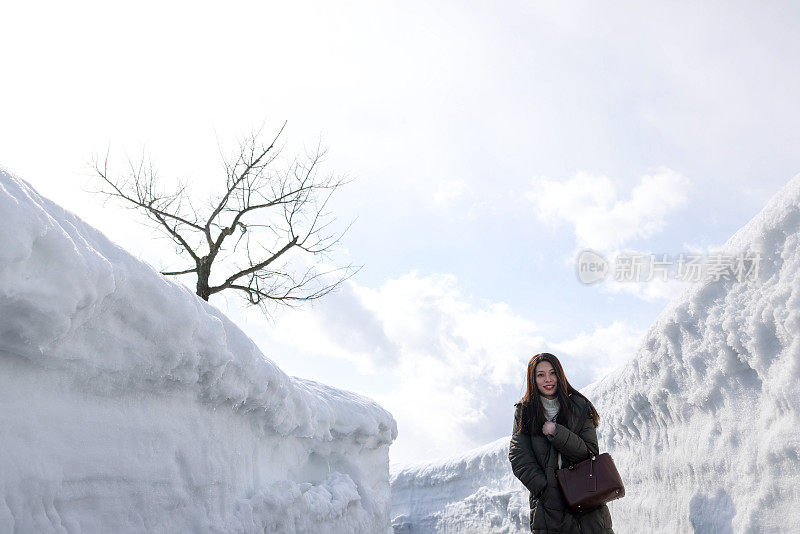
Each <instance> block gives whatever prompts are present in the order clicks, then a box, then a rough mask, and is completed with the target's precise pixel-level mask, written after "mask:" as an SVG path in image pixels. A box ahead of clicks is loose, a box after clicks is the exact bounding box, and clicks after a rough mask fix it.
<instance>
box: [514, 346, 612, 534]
mask: <svg viewBox="0 0 800 534" xmlns="http://www.w3.org/2000/svg"><path fill="white" fill-rule="evenodd" d="M515 406H516V412H515V413H514V431H513V433H512V434H511V446H510V448H509V452H508V459H509V460H510V461H511V468H512V470H513V471H514V476H516V477H517V478H518V479H520V481H521V482H522V483H523V484H524V485H525V487H526V488H528V490H529V491H530V492H531V494H530V499H529V502H530V506H531V532H536V533H539V534H545V533H550V532H567V533H572V532H574V533H581V534H587V533H602V534H613V532H614V531H613V530H612V529H611V514H610V513H609V512H608V506H606V505H605V504H604V505H602V506H600V507H598V508H595V509H593V510H587V511H585V512H577V513H576V512H572V511H571V510H570V509H569V506H568V505H567V501H566V500H565V499H564V496H563V495H562V493H561V488H559V487H558V481H557V480H556V474H555V472H556V470H557V469H559V468H560V467H562V466H563V467H568V466H569V465H570V463H573V464H576V463H578V462H581V461H583V460H586V459H587V458H589V457H590V456H591V455H593V454H597V453H598V447H597V431H596V430H595V428H596V427H597V425H598V424H599V422H600V417H599V416H598V415H597V410H595V408H594V406H593V405H592V403H591V402H589V399H587V398H586V397H584V396H583V395H581V394H580V393H578V391H577V390H576V389H574V388H573V387H572V386H571V385H570V384H569V382H568V381H567V377H566V376H565V375H564V369H563V368H562V367H561V362H559V361H558V358H556V357H555V356H553V355H552V354H550V353H549V352H543V353H541V354H537V355H536V356H534V357H533V358H531V360H530V362H528V376H527V390H526V391H525V396H524V397H522V400H520V402H518V403H517V404H516V405H515Z"/></svg>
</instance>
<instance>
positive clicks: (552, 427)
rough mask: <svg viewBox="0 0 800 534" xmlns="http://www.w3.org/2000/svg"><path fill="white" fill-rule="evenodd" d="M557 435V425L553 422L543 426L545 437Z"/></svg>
mask: <svg viewBox="0 0 800 534" xmlns="http://www.w3.org/2000/svg"><path fill="white" fill-rule="evenodd" d="M555 433H556V424H555V423H554V422H552V421H546V422H545V424H544V425H543V426H542V434H544V435H545V436H546V435H548V434H550V435H554V434H555Z"/></svg>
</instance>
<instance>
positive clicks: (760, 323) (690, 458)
mask: <svg viewBox="0 0 800 534" xmlns="http://www.w3.org/2000/svg"><path fill="white" fill-rule="evenodd" d="M720 253H721V254H723V255H724V256H738V257H746V256H749V257H755V255H756V254H760V255H761V261H760V262H759V263H758V269H757V276H748V277H740V278H739V279H738V280H737V279H736V277H732V276H729V277H728V278H727V279H726V278H724V277H722V278H720V280H718V281H714V280H711V281H708V282H701V283H697V284H696V285H693V286H690V287H688V288H687V289H686V290H685V291H684V293H683V294H682V295H680V296H679V297H677V298H676V299H675V300H674V301H672V302H671V303H670V304H669V305H668V306H667V307H666V309H665V310H664V311H663V312H662V314H661V315H660V316H659V317H658V319H657V320H656V321H655V323H654V324H653V325H652V326H651V328H650V329H649V331H648V333H647V334H646V336H645V338H644V340H643V342H642V344H641V346H640V348H639V350H638V351H637V353H636V355H635V356H634V357H633V358H632V361H631V362H630V363H629V364H628V365H627V366H626V367H624V368H623V369H621V370H620V371H617V372H615V373H613V374H611V375H609V376H606V377H604V378H603V379H601V380H600V381H598V382H596V383H594V384H591V385H590V386H587V387H586V388H584V389H583V390H582V392H583V393H584V394H585V395H586V396H587V397H588V398H589V399H590V400H592V401H593V402H594V404H595V406H596V407H597V409H598V411H599V413H600V416H601V421H600V427H599V428H598V436H599V438H600V450H601V452H609V453H611V455H612V457H613V458H614V461H615V463H616V465H617V467H618V469H619V471H620V474H621V476H622V478H623V481H624V483H625V487H626V496H625V497H624V498H623V499H621V500H618V501H613V502H612V503H610V504H609V508H610V510H611V515H612V518H613V521H614V530H615V532H617V533H622V534H625V533H639V532H665V533H674V532H703V533H717V532H722V533H724V532H800V510H799V509H798V507H797V504H798V503H800V416H799V414H800V387H798V386H799V385H800V272H798V268H799V267H800V176H798V177H795V178H794V179H793V180H792V181H790V182H789V183H788V184H787V185H786V186H785V187H784V188H783V189H782V190H781V191H780V192H779V193H778V194H777V195H775V196H774V197H773V198H772V199H771V200H770V201H769V203H768V204H767V206H766V207H765V208H764V209H763V210H762V211H761V213H759V214H758V215H757V216H756V217H755V218H754V219H753V220H751V221H750V222H749V223H748V224H747V225H745V226H744V227H743V228H742V229H740V230H739V231H738V232H737V233H736V234H734V235H733V236H732V237H731V238H730V239H729V240H728V242H727V243H726V244H725V245H724V246H723V248H722V250H721V251H720ZM751 265H752V264H751ZM566 371H567V373H568V372H569V370H568V369H567V370H566ZM521 373H524V370H521ZM512 419H513V406H509V427H510V426H511V425H512ZM509 430H510V429H509ZM509 439H510V438H509V437H507V438H502V439H500V440H498V441H496V442H494V443H491V444H489V445H486V446H485V447H482V448H480V449H476V450H474V451H472V452H469V453H466V454H463V455H461V456H457V457H454V458H451V459H448V460H446V461H444V462H438V463H431V464H426V465H414V466H407V467H405V468H400V469H397V470H395V471H393V473H392V517H393V525H394V529H395V532H409V533H411V532H414V533H426V532H445V531H446V532H465V533H466V532H504V533H511V532H525V531H529V530H528V529H529V527H528V503H527V496H528V492H527V490H526V489H524V487H523V486H522V485H521V484H520V483H519V481H517V480H516V479H515V478H514V477H513V475H511V469H510V464H509V463H508V458H507V454H508V444H509Z"/></svg>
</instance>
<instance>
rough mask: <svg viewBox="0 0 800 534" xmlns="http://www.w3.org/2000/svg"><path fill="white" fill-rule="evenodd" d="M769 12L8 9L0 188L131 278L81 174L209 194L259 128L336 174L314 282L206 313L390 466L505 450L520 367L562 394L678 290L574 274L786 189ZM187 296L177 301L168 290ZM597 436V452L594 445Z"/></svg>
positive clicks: (701, 6)
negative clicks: (500, 445)
mask: <svg viewBox="0 0 800 534" xmlns="http://www.w3.org/2000/svg"><path fill="white" fill-rule="evenodd" d="M798 15H800V8H799V7H798V4H796V3H795V4H793V3H791V2H759V3H756V2H747V3H745V2H669V3H655V2H613V3H610V2H609V3H606V2H580V3H572V2H470V1H459V2H444V1H441V2H413V1H408V0H406V1H403V2H382V1H371V2H336V3H334V2H314V3H309V2H257V3H256V2H253V3H247V2H226V3H224V5H223V4H214V5H213V6H206V5H204V4H203V3H199V2H191V3H188V2H187V3H177V2H174V3H167V2H137V3H129V4H127V5H125V6H119V5H114V3H109V2H95V3H91V2H69V3H64V2H57V3H41V2H16V3H14V4H12V5H4V6H3V7H2V8H0V50H2V52H0V73H2V79H0V165H2V166H4V167H5V168H6V169H8V170H10V171H12V172H14V173H15V174H17V175H18V176H20V177H21V178H23V179H25V180H27V181H28V182H30V183H31V184H32V185H33V186H34V187H35V188H36V189H38V190H39V191H40V192H41V193H42V194H44V195H46V196H49V197H50V198H52V199H54V200H55V201H57V202H59V203H60V204H62V205H63V206H65V207H67V208H68V209H70V210H72V211H74V212H76V213H77V214H78V215H80V216H81V217H83V218H84V219H86V220H87V221H88V222H90V223H91V224H93V225H95V226H97V227H99V228H101V229H102V230H103V231H104V232H106V233H107V234H108V235H109V236H110V237H111V238H112V239H114V240H115V241H116V242H118V243H119V244H121V245H122V246H123V247H125V248H126V249H128V250H130V251H131V252H133V253H134V254H136V255H137V256H139V257H141V258H142V259H143V260H145V261H147V262H149V263H151V264H152V265H154V266H155V267H157V268H161V267H163V266H166V265H175V263H170V262H171V261H172V262H174V260H172V259H171V256H170V254H171V252H172V249H171V247H170V246H169V244H168V243H167V242H166V241H163V240H154V239H152V237H153V234H152V233H151V231H150V230H148V228H146V227H144V226H142V225H140V224H138V223H136V222H135V221H136V220H137V219H136V218H135V214H134V213H133V212H130V211H127V210H124V209H122V208H121V206H120V205H119V204H115V203H113V202H109V203H105V204H104V203H103V201H102V199H101V198H100V197H98V196H96V195H92V194H90V193H89V192H88V190H89V189H90V188H91V187H92V186H93V182H92V180H91V177H90V172H89V169H88V165H87V163H88V162H89V161H90V160H91V159H92V157H93V156H95V155H97V154H101V155H104V154H105V153H106V151H107V150H110V154H111V161H112V164H113V165H119V164H121V163H122V162H123V161H124V155H125V154H129V155H132V156H134V157H137V156H138V155H140V154H142V152H143V151H146V153H147V154H148V155H149V156H150V158H151V159H152V160H153V161H154V162H155V163H156V164H157V165H158V167H159V169H160V171H161V175H162V176H164V177H165V179H171V178H173V177H176V178H177V177H179V178H184V179H187V180H189V181H190V182H191V183H192V185H193V187H194V189H195V192H196V193H197V194H198V195H199V196H200V198H204V195H206V194H208V193H209V192H211V191H213V190H214V189H215V188H218V187H219V183H220V176H221V174H220V170H221V165H220V156H219V149H218V143H219V144H220V145H222V146H223V149H225V147H231V146H235V142H236V139H237V138H238V137H240V136H242V135H245V134H247V133H249V132H250V131H251V130H252V129H254V128H258V127H259V126H261V125H262V124H263V125H265V130H266V131H274V130H275V129H277V128H278V127H279V126H280V124H281V123H282V122H283V121H284V120H287V121H288V126H287V129H286V149H285V151H286V153H287V154H291V153H292V152H293V151H294V152H298V151H301V150H303V148H304V147H305V146H312V145H314V144H316V142H317V141H318V139H319V138H320V137H322V139H323V142H324V144H325V145H326V146H327V147H328V150H329V151H328V157H327V160H326V161H325V163H324V169H325V172H329V173H334V174H337V175H342V176H348V177H351V178H354V181H353V182H352V183H350V184H349V185H347V186H346V187H344V188H343V189H342V190H340V191H339V192H338V193H337V196H336V197H334V200H333V204H332V206H331V207H332V210H333V212H334V213H335V215H336V217H337V224H339V225H340V227H341V228H343V227H344V226H346V225H347V224H348V223H349V222H350V221H353V220H355V223H354V224H353V226H352V227H351V228H350V230H349V231H348V233H347V234H346V236H345V238H344V240H343V243H342V247H341V249H340V251H339V253H338V255H337V257H336V259H338V260H340V261H343V262H353V263H355V264H359V265H362V264H363V265H364V267H363V268H362V269H361V271H359V273H358V274H357V275H356V276H355V277H354V278H353V279H352V280H351V281H350V283H348V284H347V285H346V286H345V287H343V288H342V290H341V291H339V292H338V293H336V294H333V295H330V296H329V297H328V298H326V299H325V300H323V301H320V302H319V303H318V304H316V305H315V306H314V307H308V308H305V309H302V310H299V311H283V312H281V313H280V314H279V315H277V316H276V318H275V320H274V321H273V322H268V321H265V320H264V319H263V318H262V317H261V316H260V315H259V314H258V313H254V312H253V311H244V310H243V309H242V308H241V307H240V301H239V300H238V299H236V298H228V299H225V298H222V297H212V300H211V302H212V304H214V305H216V306H219V307H220V308H222V309H224V310H225V311H226V313H228V314H229V316H231V317H232V318H233V319H234V320H235V321H236V322H237V323H238V324H239V325H240V326H241V327H242V328H243V329H245V331H247V332H248V333H249V334H250V335H251V336H252V337H253V338H254V339H255V340H256V342H257V343H258V344H259V345H260V347H261V348H262V350H263V352H264V353H265V354H266V355H267V356H268V357H270V358H272V359H273V360H275V361H276V362H277V363H278V364H279V365H280V366H281V368H282V369H283V370H284V371H286V372H287V373H289V374H292V375H297V376H302V377H305V378H310V379H314V380H319V381H322V382H325V383H327V384H331V385H333V386H337V387H340V388H345V389H349V390H354V391H357V392H360V393H363V394H366V395H368V396H371V397H373V398H375V399H376V400H378V401H379V402H380V403H381V404H382V405H383V406H385V407H386V408H387V409H389V410H390V411H391V412H392V413H393V414H394V416H395V418H396V419H397V422H398V428H399V437H398V439H397V441H396V442H395V444H394V445H393V446H392V448H391V453H390V455H391V461H392V463H393V464H395V465H397V464H401V463H406V462H411V461H423V460H431V459H435V458H438V457H440V456H442V455H447V454H452V453H457V452H461V451H464V450H466V449H469V448H472V447H474V446H478V445H482V444H484V443H486V442H488V441H491V440H493V439H496V438H499V437H501V436H503V435H506V434H508V432H509V430H510V427H511V419H512V413H513V406H512V404H513V402H514V401H515V400H517V399H518V398H519V397H520V395H521V393H522V388H523V381H524V373H525V363H526V362H527V360H528V359H529V358H530V357H531V356H532V355H533V354H536V353H538V352H542V351H550V352H553V353H555V354H556V355H558V356H560V357H561V358H562V361H563V362H564V364H565V367H566V372H567V376H568V378H569V379H570V381H571V382H572V383H573V385H574V386H576V387H579V388H580V387H583V386H585V385H587V384H588V383H590V382H591V381H593V380H595V379H597V378H599V377H600V376H602V375H603V374H604V373H607V372H609V371H610V370H611V369H613V368H615V367H618V366H619V365H622V364H624V363H625V362H626V361H627V360H629V359H630V358H631V357H632V356H633V354H634V352H635V350H636V348H637V345H638V342H639V340H640V339H641V337H642V336H643V334H644V332H645V330H646V329H647V328H648V326H649V325H650V324H651V323H652V321H653V320H654V319H655V317H656V316H657V315H658V313H659V312H660V311H661V310H662V309H663V308H664V306H665V304H666V303H667V302H668V300H669V299H670V298H671V297H673V296H675V295H676V294H677V293H678V292H679V291H680V290H681V289H682V288H683V287H684V284H683V283H682V282H679V281H677V280H674V279H671V280H668V281H667V282H666V283H660V282H656V281H651V282H641V283H632V282H627V283H623V282H614V281H613V280H612V279H607V280H606V281H604V282H601V283H599V284H594V285H585V284H582V283H581V282H580V281H579V280H578V278H577V276H576V271H575V258H576V255H577V254H578V253H579V252H580V251H581V250H583V249H587V248H588V249H592V250H594V251H597V252H598V253H600V254H602V255H604V256H605V257H607V258H612V257H614V255H615V254H617V253H618V252H620V251H629V252H632V251H635V252H640V253H643V254H649V253H657V254H669V255H670V257H675V256H677V255H678V254H680V253H687V254H688V253H707V252H709V251H712V250H713V249H714V248H715V247H718V246H720V245H722V244H723V243H724V242H725V241H726V240H727V239H728V238H729V237H730V236H731V235H732V234H733V233H734V232H735V231H736V230H737V229H739V228H740V227H741V226H742V225H744V224H745V223H746V222H747V221H748V220H749V219H750V218H751V217H752V216H754V215H755V214H756V213H757V212H758V211H759V210H760V209H761V207H762V206H763V205H764V204H765V203H766V202H767V200H768V199H769V198H770V197H771V196H772V195H773V194H774V193H775V192H777V191H778V190H779V189H780V188H781V187H782V186H783V185H784V184H785V183H786V182H787V181H788V180H789V179H790V178H791V177H792V176H794V175H795V174H796V173H797V172H798V171H800V151H798V146H800V145H799V144H798V141H800V129H798V124H800V121H798V119H800V110H799V109H798V105H797V95H798V94H800V72H799V71H798V68H797V65H798V64H799V63H798V62H799V61H800V41H799V40H798V39H797V35H798V32H799V31H800V27H798V26H800V18H799V17H798ZM187 283H189V284H191V280H187ZM601 430H602V429H601Z"/></svg>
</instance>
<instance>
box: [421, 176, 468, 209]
mask: <svg viewBox="0 0 800 534" xmlns="http://www.w3.org/2000/svg"><path fill="white" fill-rule="evenodd" d="M470 191H471V187H470V185H469V184H468V183H466V182H465V181H463V180H442V181H440V182H439V183H438V184H437V185H436V191H435V192H434V193H433V197H431V202H432V204H433V206H434V207H438V208H447V207H449V206H452V205H453V204H454V203H455V202H457V201H458V200H459V199H461V198H463V197H465V196H466V195H467V194H468V193H470Z"/></svg>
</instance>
